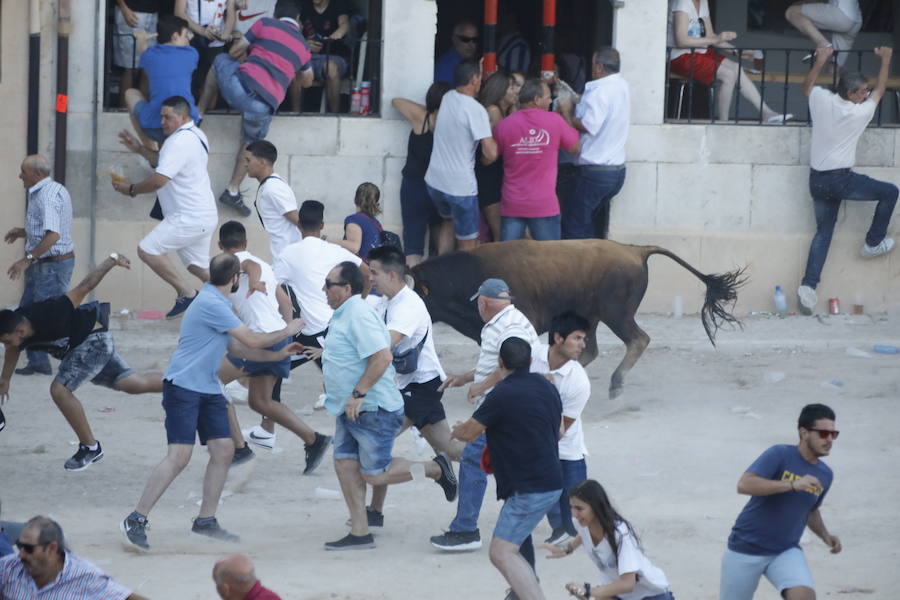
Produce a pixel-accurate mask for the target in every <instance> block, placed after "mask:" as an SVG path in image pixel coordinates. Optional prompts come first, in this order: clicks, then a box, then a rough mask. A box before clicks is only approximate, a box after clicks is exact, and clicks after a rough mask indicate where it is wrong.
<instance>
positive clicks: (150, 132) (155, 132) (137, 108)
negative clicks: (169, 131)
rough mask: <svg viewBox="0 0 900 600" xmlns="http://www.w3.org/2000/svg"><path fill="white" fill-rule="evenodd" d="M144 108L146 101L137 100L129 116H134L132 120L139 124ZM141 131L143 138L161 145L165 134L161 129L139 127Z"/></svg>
mask: <svg viewBox="0 0 900 600" xmlns="http://www.w3.org/2000/svg"><path fill="white" fill-rule="evenodd" d="M145 106H147V101H146V100H138V101H137V102H136V103H135V105H134V108H132V110H131V114H132V115H134V120H135V121H137V122H138V123H140V122H141V112H142V111H143V110H144V107H145ZM141 131H142V132H143V133H144V135H145V136H147V137H148V138H150V139H151V140H153V141H154V142H157V143H159V144H162V143H163V142H164V141H165V139H166V134H165V133H164V132H163V130H162V127H144V126H143V125H141Z"/></svg>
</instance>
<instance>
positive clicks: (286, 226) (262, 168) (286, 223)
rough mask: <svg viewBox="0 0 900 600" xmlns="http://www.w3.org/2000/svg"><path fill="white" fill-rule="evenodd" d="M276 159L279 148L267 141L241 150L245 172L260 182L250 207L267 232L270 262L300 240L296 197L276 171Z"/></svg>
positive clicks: (252, 143)
mask: <svg viewBox="0 0 900 600" xmlns="http://www.w3.org/2000/svg"><path fill="white" fill-rule="evenodd" d="M276 160H278V150H277V149H276V148H275V145H274V144H273V143H272V142H268V141H266V140H257V141H255V142H251V143H249V144H247V149H246V150H245V151H244V162H245V163H246V164H247V175H249V176H250V177H252V178H254V179H256V180H257V181H258V182H259V188H258V189H257V191H256V200H255V201H254V202H253V206H254V207H255V208H256V216H258V217H259V221H260V223H262V226H263V229H265V230H266V233H267V234H269V249H270V250H271V251H272V260H273V261H274V260H275V259H276V258H277V257H278V255H279V254H281V251H282V250H284V249H285V248H287V247H288V246H290V245H291V244H293V243H294V242H299V241H300V229H299V226H300V210H299V209H298V208H297V198H296V196H294V191H293V190H292V189H291V186H290V185H289V184H288V182H287V181H285V179H284V177H282V176H281V175H279V174H278V173H276V172H275V161H276Z"/></svg>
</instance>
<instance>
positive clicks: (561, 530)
mask: <svg viewBox="0 0 900 600" xmlns="http://www.w3.org/2000/svg"><path fill="white" fill-rule="evenodd" d="M571 537H572V536H571V535H569V532H568V531H566V528H565V527H557V528H556V529H554V530H553V533H551V534H550V537H548V538H547V539H546V540H544V543H545V544H553V545H554V546H559V545H560V544H562V543H564V542H568V541H569V539H570V538H571Z"/></svg>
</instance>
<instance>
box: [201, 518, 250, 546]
mask: <svg viewBox="0 0 900 600" xmlns="http://www.w3.org/2000/svg"><path fill="white" fill-rule="evenodd" d="M191 533H194V534H196V535H202V536H204V537H208V538H211V539H214V540H219V541H221V542H240V541H241V538H240V537H238V536H236V535H234V534H233V533H229V532H228V531H225V530H224V529H222V527H221V526H220V525H219V522H218V521H217V520H216V518H215V517H203V518H202V519H201V518H200V517H197V518H196V519H194V524H193V525H191Z"/></svg>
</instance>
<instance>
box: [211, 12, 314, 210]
mask: <svg viewBox="0 0 900 600" xmlns="http://www.w3.org/2000/svg"><path fill="white" fill-rule="evenodd" d="M299 18H300V8H299V6H298V4H297V2H296V0H280V1H279V2H278V4H277V6H276V7H275V17H274V18H271V19H270V18H267V17H264V18H262V19H260V20H259V21H257V22H256V23H254V24H253V27H251V28H250V30H249V31H248V32H247V33H246V34H244V36H243V37H242V38H241V39H239V40H236V41H235V42H234V43H233V44H232V46H231V50H229V51H228V54H220V55H219V56H217V57H216V60H215V63H214V64H213V69H211V70H210V72H209V75H207V77H206V84H205V85H204V89H203V94H202V95H201V97H200V102H198V103H197V105H198V106H199V107H207V106H209V104H210V99H211V98H212V94H214V93H215V92H216V89H217V86H218V88H220V89H221V92H222V97H223V98H225V101H226V102H228V105H229V106H231V108H233V109H235V110H238V111H240V113H241V134H242V140H243V141H242V143H241V144H240V146H239V147H238V151H237V157H236V158H235V162H234V170H233V171H232V173H231V180H230V181H229V182H228V187H227V188H226V189H225V191H224V192H222V194H221V195H220V196H219V202H221V203H222V204H225V205H226V206H231V207H232V208H234V209H236V210H237V211H238V212H240V213H241V214H242V215H243V216H247V215H249V214H250V209H249V208H247V206H246V205H245V204H244V202H243V200H241V193H240V190H239V186H240V185H241V182H242V181H243V180H244V176H245V175H246V174H247V165H246V163H245V162H244V148H245V146H246V145H247V144H249V143H251V142H255V141H257V140H262V139H265V137H266V134H267V133H268V132H269V124H270V123H271V122H272V115H273V114H274V113H275V111H276V110H278V106H279V105H280V104H281V103H282V102H283V101H284V97H285V95H286V93H287V89H288V87H289V86H290V85H291V81H293V80H294V76H295V75H298V76H299V77H300V78H301V79H300V85H301V86H302V87H309V86H311V85H312V83H313V71H312V67H311V66H310V58H311V56H312V55H311V54H310V52H309V50H308V49H307V47H306V40H304V39H303V34H301V33H300V23H299Z"/></svg>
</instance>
